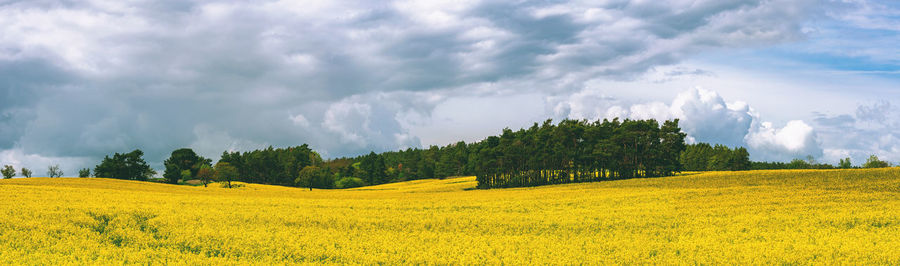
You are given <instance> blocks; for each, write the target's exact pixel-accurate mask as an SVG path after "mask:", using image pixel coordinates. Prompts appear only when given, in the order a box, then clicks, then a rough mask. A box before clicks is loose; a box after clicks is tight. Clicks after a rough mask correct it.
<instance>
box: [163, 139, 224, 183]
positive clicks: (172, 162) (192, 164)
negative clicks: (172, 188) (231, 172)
mask: <svg viewBox="0 0 900 266" xmlns="http://www.w3.org/2000/svg"><path fill="white" fill-rule="evenodd" d="M163 165H165V166H166V171H165V172H163V178H165V179H166V181H167V182H169V183H171V184H177V183H178V181H179V180H183V181H187V180H191V179H197V178H198V175H199V174H200V169H201V168H209V167H212V160H211V159H207V158H203V156H199V155H197V153H195V152H194V150H192V149H188V148H181V149H177V150H175V151H172V154H171V155H170V156H169V158H168V159H166V161H165V162H163Z"/></svg>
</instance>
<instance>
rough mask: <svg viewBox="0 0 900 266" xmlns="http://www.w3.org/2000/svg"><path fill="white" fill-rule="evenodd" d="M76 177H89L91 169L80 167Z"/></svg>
mask: <svg viewBox="0 0 900 266" xmlns="http://www.w3.org/2000/svg"><path fill="white" fill-rule="evenodd" d="M78 177H91V169H88V168H82V169H81V170H78Z"/></svg>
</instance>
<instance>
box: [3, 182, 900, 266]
mask: <svg viewBox="0 0 900 266" xmlns="http://www.w3.org/2000/svg"><path fill="white" fill-rule="evenodd" d="M474 186H475V180H474V178H473V177H467V178H454V179H446V180H419V181H411V182H404V183H395V184H387V185H380V186H374V187H365V188H359V189H354V190H314V191H308V190H306V189H295V188H284V187H276V186H265V185H253V184H248V185H246V186H244V187H241V188H235V189H224V188H220V187H218V186H215V187H209V188H204V187H191V186H174V185H164V184H155V183H147V182H133V181H121V180H109V179H94V178H84V179H77V178H54V179H48V178H30V179H6V180H0V213H2V216H0V264H68V263H74V264H121V263H122V262H125V263H130V264H131V263H134V264H136V263H140V264H147V263H150V264H162V263H172V264H293V263H309V262H311V263H352V264H357V263H362V264H373V263H384V264H398V263H404V264H405V263H415V264H501V263H503V264H547V263H549V264H577V263H590V264H600V263H617V264H619V263H627V264H631V263H642V264H643V263H654V264H697V263H703V264H725V263H728V264H732V263H740V264H746V263H752V264H761V263H762V264H776V263H777V264H784V263H790V264H794V263H798V264H835V263H852V264H894V265H897V264H900V255H898V254H900V253H897V251H898V250H900V169H898V168H886V169H874V170H821V171H816V170H797V171H783V170H782V171H750V172H715V173H701V174H693V175H684V176H676V177H666V178H652V179H632V180H621V181H608V182H599V183H583V184H568V185H558V186H546V187H536V188H517V189H493V190H473V189H472V188H473V187H474Z"/></svg>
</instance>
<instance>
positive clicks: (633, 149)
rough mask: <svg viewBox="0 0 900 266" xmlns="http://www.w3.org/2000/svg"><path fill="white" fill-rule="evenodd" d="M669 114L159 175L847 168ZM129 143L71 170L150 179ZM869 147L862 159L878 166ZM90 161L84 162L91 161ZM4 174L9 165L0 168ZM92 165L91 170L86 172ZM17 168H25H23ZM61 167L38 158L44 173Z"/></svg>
mask: <svg viewBox="0 0 900 266" xmlns="http://www.w3.org/2000/svg"><path fill="white" fill-rule="evenodd" d="M685 136H686V135H685V134H684V133H683V132H681V129H680V128H679V126H678V120H677V119H676V120H673V121H664V122H662V123H661V124H660V123H659V122H658V121H656V120H652V119H651V120H629V119H626V120H619V119H613V120H608V119H604V120H602V121H600V120H597V121H587V120H571V119H566V120H562V121H560V122H559V123H556V124H554V123H553V121H552V120H546V121H544V122H543V123H540V124H539V123H534V124H533V125H532V126H531V127H529V128H527V129H526V128H523V129H519V130H517V131H513V130H510V129H509V128H506V129H504V130H502V132H501V134H499V135H496V136H490V137H487V138H485V139H483V140H481V141H477V142H474V143H466V142H463V141H460V142H457V143H452V144H449V145H445V146H434V145H433V146H430V147H428V148H426V149H420V148H407V149H405V150H398V151H388V152H383V153H375V152H370V153H368V154H365V155H360V156H357V157H342V158H335V159H331V160H323V159H322V157H321V156H320V155H319V153H318V152H316V151H314V150H312V149H311V148H310V147H309V146H308V145H307V144H303V145H300V146H295V147H287V148H273V147H271V146H269V147H267V148H265V149H257V150H253V151H244V152H238V151H224V152H223V153H222V156H221V158H220V159H219V161H218V162H217V163H216V164H215V165H213V164H212V160H211V159H209V158H204V157H203V156H199V155H198V154H196V153H195V152H194V151H193V150H191V149H189V148H181V149H176V150H175V151H173V152H172V153H171V154H170V156H169V157H168V158H167V159H166V160H165V161H164V165H165V170H164V172H163V173H162V177H163V179H162V180H163V181H164V182H168V183H172V184H178V183H184V182H188V181H189V180H200V182H201V183H202V184H204V185H206V184H208V183H210V182H213V181H221V182H224V183H225V184H226V186H228V187H231V182H232V181H241V182H246V183H259V184H272V185H282V186H297V187H308V188H350V187H358V186H365V185H377V184H383V183H389V182H397V181H406V180H413V179H430V178H447V177H453V176H472V175H474V176H476V177H477V178H476V179H477V181H478V187H479V188H501V187H521V186H538V185H547V184H562V183H572V182H588V181H599V180H611V179H622V178H634V177H659V176H669V175H672V174H674V173H677V172H679V171H684V170H687V171H721V170H730V171H737V170H755V169H834V168H854V166H852V164H851V163H850V158H846V159H842V160H841V162H840V164H839V165H837V166H833V165H829V164H822V163H816V162H814V161H813V160H812V158H811V157H810V158H808V159H807V160H806V161H804V160H800V159H796V160H793V161H791V162H789V163H783V162H753V161H750V159H749V152H748V151H747V149H745V148H743V147H735V148H730V147H727V146H724V145H718V144H717V145H710V144H708V143H697V144H690V145H687V144H685V141H684V140H685ZM143 155H144V153H143V152H142V151H141V150H139V149H137V150H134V151H131V152H128V153H122V154H120V153H115V154H113V155H112V156H105V157H104V158H103V160H102V161H101V162H100V163H99V164H98V165H97V166H95V167H94V168H93V169H88V168H84V169H81V170H79V171H78V176H79V177H89V176H96V177H105V178H118V179H129V180H139V181H144V180H150V179H151V178H153V177H155V176H156V175H157V172H156V171H154V170H153V169H152V168H151V167H150V166H149V165H148V164H147V163H146V161H144V159H143V158H142V157H143ZM888 166H890V163H888V162H885V161H882V160H879V159H878V158H877V157H876V156H874V155H873V156H871V157H870V158H869V160H867V162H866V163H865V164H863V165H862V167H867V168H870V167H888ZM92 170H93V171H92ZM0 172H2V174H3V175H4V176H5V177H7V178H9V177H12V176H14V175H15V169H13V168H12V166H5V167H3V168H2V169H0ZM92 172H93V173H92ZM22 175H24V176H26V177H30V176H31V171H30V170H28V169H26V168H23V169H22ZM62 175H63V173H62V171H61V170H60V169H59V166H58V165H53V166H50V167H48V176H50V177H59V176H62Z"/></svg>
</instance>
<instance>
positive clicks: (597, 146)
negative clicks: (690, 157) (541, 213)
mask: <svg viewBox="0 0 900 266" xmlns="http://www.w3.org/2000/svg"><path fill="white" fill-rule="evenodd" d="M685 136H686V135H685V134H684V133H682V132H681V128H679V127H678V120H677V119H676V120H674V121H665V122H663V123H662V125H660V124H659V122H657V121H656V120H653V119H649V120H628V119H626V120H624V121H619V120H618V119H613V120H611V121H610V120H606V119H604V120H603V121H599V120H598V121H594V122H588V121H586V120H563V121H561V122H560V123H559V124H557V125H554V124H552V122H551V120H547V121H545V122H544V123H543V124H542V125H538V124H537V123H535V124H534V125H533V126H532V127H531V128H529V129H520V130H518V131H515V132H514V131H512V130H509V129H504V130H503V133H502V134H501V135H500V136H491V137H488V138H487V139H485V140H483V141H481V142H478V143H475V144H473V145H471V147H472V149H471V150H470V155H474V156H471V157H472V158H473V159H474V162H475V165H474V168H475V169H474V172H475V173H476V176H477V179H478V187H480V188H496V187H520V186H537V185H546V184H561V183H571V182H587V181H599V180H604V179H620V178H633V177H658V176H668V175H672V174H674V173H676V172H678V171H681V170H682V167H681V164H680V163H679V161H678V155H679V154H681V151H683V150H684V149H685V143H684V138H685Z"/></svg>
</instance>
